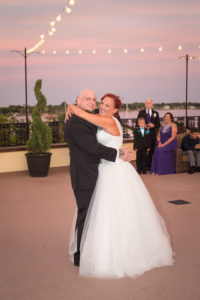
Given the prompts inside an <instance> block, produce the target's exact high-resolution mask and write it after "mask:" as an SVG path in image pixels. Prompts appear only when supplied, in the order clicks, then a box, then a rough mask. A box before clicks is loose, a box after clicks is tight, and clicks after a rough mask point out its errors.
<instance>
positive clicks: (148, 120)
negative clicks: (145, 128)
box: [147, 109, 151, 123]
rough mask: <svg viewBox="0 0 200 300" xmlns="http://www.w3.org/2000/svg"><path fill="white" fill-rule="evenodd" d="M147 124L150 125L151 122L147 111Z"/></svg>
mask: <svg viewBox="0 0 200 300" xmlns="http://www.w3.org/2000/svg"><path fill="white" fill-rule="evenodd" d="M147 122H148V123H150V122H151V116H150V113H149V109H148V111H147Z"/></svg>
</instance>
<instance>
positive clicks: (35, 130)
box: [25, 79, 52, 177]
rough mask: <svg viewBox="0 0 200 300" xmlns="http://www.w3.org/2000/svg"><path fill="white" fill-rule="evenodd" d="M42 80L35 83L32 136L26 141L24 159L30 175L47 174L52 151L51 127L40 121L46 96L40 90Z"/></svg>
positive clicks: (39, 175)
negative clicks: (35, 101)
mask: <svg viewBox="0 0 200 300" xmlns="http://www.w3.org/2000/svg"><path fill="white" fill-rule="evenodd" d="M41 87H42V80H41V79H38V80H37V81H36V83H35V87H34V92H35V97H36V99H37V101H38V103H37V104H36V105H35V107H34V109H33V113H32V119H33V122H32V136H31V138H30V139H29V140H28V141H27V144H26V145H27V150H28V153H26V154H25V155H26V160H27V164H28V169H29V173H30V175H31V176H32V177H44V176H47V175H48V171H49V165H50V160H51V155H52V153H50V152H48V150H49V149H50V146H51V142H52V133H51V129H50V128H49V127H48V126H47V125H46V124H45V123H44V122H43V121H42V119H41V114H42V112H43V111H44V110H45V108H46V103H47V101H46V97H45V96H44V95H43V94H42V92H41Z"/></svg>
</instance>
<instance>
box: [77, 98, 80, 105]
mask: <svg viewBox="0 0 200 300" xmlns="http://www.w3.org/2000/svg"><path fill="white" fill-rule="evenodd" d="M76 104H77V106H79V105H80V98H79V97H77V99H76Z"/></svg>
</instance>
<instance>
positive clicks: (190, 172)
mask: <svg viewBox="0 0 200 300" xmlns="http://www.w3.org/2000/svg"><path fill="white" fill-rule="evenodd" d="M195 171H196V168H195V167H191V168H190V170H189V171H188V174H193V173H194V172H195Z"/></svg>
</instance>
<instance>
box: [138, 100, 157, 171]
mask: <svg viewBox="0 0 200 300" xmlns="http://www.w3.org/2000/svg"><path fill="white" fill-rule="evenodd" d="M152 107H153V102H152V100H151V99H146V101H145V109H142V110H140V111H139V113H138V117H137V124H138V119H139V118H144V119H145V128H146V129H149V131H150V139H151V149H150V151H148V155H147V163H146V169H147V170H150V169H151V162H152V156H153V152H154V148H155V145H156V135H157V133H158V130H159V127H160V118H159V114H158V112H157V111H155V110H154V109H153V108H152Z"/></svg>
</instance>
